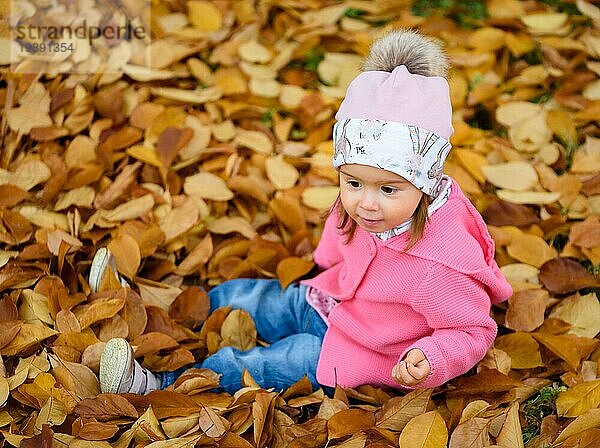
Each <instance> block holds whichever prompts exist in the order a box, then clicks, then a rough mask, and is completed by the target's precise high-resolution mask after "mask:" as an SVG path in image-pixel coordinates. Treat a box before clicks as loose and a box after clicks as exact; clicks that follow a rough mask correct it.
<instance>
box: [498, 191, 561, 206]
mask: <svg viewBox="0 0 600 448" xmlns="http://www.w3.org/2000/svg"><path fill="white" fill-rule="evenodd" d="M496 194H497V195H498V197H499V198H500V199H502V200H504V201H508V202H512V203H513V204H537V205H544V204H552V203H554V202H556V201H558V200H559V199H560V196H561V194H560V193H551V192H548V191H513V190H498V191H497V192H496Z"/></svg>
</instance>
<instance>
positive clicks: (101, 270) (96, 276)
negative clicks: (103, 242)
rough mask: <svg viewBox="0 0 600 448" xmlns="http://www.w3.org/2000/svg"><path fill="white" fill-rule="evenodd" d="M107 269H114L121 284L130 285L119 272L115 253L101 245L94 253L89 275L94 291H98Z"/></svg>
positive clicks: (89, 281)
mask: <svg viewBox="0 0 600 448" xmlns="http://www.w3.org/2000/svg"><path fill="white" fill-rule="evenodd" d="M107 269H112V271H113V273H114V275H115V277H116V278H117V280H119V282H120V283H121V285H123V286H129V283H127V281H126V280H125V279H124V278H123V277H121V276H120V275H119V273H118V272H117V263H116V262H115V257H114V256H113V254H112V253H111V252H110V250H108V248H106V247H101V248H100V249H98V251H97V252H96V254H95V255H94V259H93V260H92V266H91V267H90V275H89V276H88V283H89V284H90V289H91V290H92V292H98V290H99V289H100V283H101V282H102V278H103V277H104V274H105V273H106V270H107Z"/></svg>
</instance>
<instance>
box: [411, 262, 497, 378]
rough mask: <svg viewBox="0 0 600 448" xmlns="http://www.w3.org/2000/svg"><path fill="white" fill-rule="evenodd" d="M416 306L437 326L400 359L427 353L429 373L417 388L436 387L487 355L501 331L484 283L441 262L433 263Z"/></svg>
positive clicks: (415, 300) (418, 310)
mask: <svg viewBox="0 0 600 448" xmlns="http://www.w3.org/2000/svg"><path fill="white" fill-rule="evenodd" d="M412 306H413V308H414V309H415V311H417V312H418V313H421V314H422V315H423V316H424V317H425V319H426V320H427V323H428V324H429V327H431V328H432V329H433V333H432V334H431V335H430V336H427V337H424V338H421V339H419V340H417V341H415V342H414V343H413V344H412V345H411V346H410V347H408V348H407V349H406V350H405V352H404V353H403V354H402V356H401V357H400V360H402V359H403V358H404V356H405V355H406V353H408V351H409V350H412V349H414V348H418V349H421V350H422V351H423V353H424V354H425V356H426V357H427V360H428V361H429V364H430V366H431V371H430V373H429V375H428V376H427V378H426V379H425V381H424V382H422V383H420V384H418V385H416V388H429V387H436V386H439V385H441V384H443V383H445V382H446V381H448V380H450V379H452V378H454V377H456V376H458V375H462V374H463V373H465V372H467V371H468V370H469V369H471V368H472V367H473V366H474V365H475V364H476V363H477V362H479V361H480V360H481V359H482V358H483V357H484V356H485V353H486V351H487V350H488V348H489V347H490V346H491V345H492V344H493V342H494V338H495V337H496V333H497V331H498V327H497V325H496V322H495V321H494V320H493V319H492V318H491V317H490V307H491V302H490V298H489V296H488V294H487V293H486V291H485V289H484V287H483V285H482V284H481V283H480V282H478V281H477V280H474V279H473V278H471V277H469V276H468V275H466V274H463V273H461V272H458V271H455V270H453V269H451V268H448V267H446V266H443V265H434V266H433V267H432V269H431V271H430V272H429V274H428V276H427V277H426V278H425V279H424V280H423V282H422V284H421V285H420V286H419V289H418V291H417V293H416V294H415V296H414V297H413V299H412Z"/></svg>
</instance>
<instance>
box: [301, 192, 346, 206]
mask: <svg viewBox="0 0 600 448" xmlns="http://www.w3.org/2000/svg"><path fill="white" fill-rule="evenodd" d="M339 191H340V189H339V188H338V187H335V186H326V187H308V188H306V189H305V190H304V191H303V192H302V203H303V204H304V205H306V206H307V207H310V208H314V209H317V210H326V209H328V208H329V207H331V205H332V204H333V201H335V199H336V198H337V196H338V193H339Z"/></svg>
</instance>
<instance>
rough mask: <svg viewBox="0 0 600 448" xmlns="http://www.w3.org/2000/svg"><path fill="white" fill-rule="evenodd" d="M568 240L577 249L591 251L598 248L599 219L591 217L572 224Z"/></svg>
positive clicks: (599, 236) (599, 239)
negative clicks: (588, 249) (581, 248)
mask: <svg viewBox="0 0 600 448" xmlns="http://www.w3.org/2000/svg"><path fill="white" fill-rule="evenodd" d="M569 240H570V241H571V243H573V244H575V245H576V246H579V247H586V248H590V249H592V248H594V247H598V246H600V217H598V216H596V215H592V216H589V217H588V218H586V219H585V221H583V222H579V223H576V224H574V225H573V226H572V227H571V231H570V232H569Z"/></svg>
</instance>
